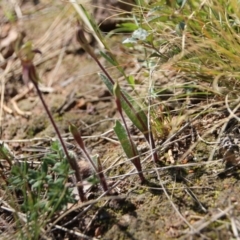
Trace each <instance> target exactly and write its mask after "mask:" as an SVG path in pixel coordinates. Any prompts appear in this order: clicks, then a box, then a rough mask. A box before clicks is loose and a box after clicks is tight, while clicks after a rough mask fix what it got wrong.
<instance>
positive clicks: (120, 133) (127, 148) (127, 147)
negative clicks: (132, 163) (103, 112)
mask: <svg viewBox="0 0 240 240" xmlns="http://www.w3.org/2000/svg"><path fill="white" fill-rule="evenodd" d="M113 129H114V132H115V133H116V135H117V137H118V140H119V141H120V143H121V146H122V148H123V151H124V152H125V154H126V155H127V157H128V158H130V159H131V158H134V157H136V156H137V155H138V151H137V148H136V146H135V144H134V143H133V142H131V141H130V139H129V138H128V135H127V132H126V129H125V128H124V127H123V126H122V124H121V123H120V122H119V121H118V120H117V121H116V124H115V126H114V128H113Z"/></svg>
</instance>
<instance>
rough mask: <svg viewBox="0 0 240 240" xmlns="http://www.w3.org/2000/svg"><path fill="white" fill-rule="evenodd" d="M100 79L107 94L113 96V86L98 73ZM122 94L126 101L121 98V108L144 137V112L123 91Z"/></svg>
mask: <svg viewBox="0 0 240 240" xmlns="http://www.w3.org/2000/svg"><path fill="white" fill-rule="evenodd" d="M99 76H100V78H101V79H102V81H103V82H104V84H105V85H106V86H107V88H108V90H109V92H110V93H111V94H113V84H112V83H111V81H110V80H109V79H108V78H107V77H106V76H105V75H104V74H102V73H99ZM121 92H122V94H123V95H124V96H125V98H126V100H127V101H125V99H124V98H123V97H121V99H120V101H121V106H122V109H123V110H124V112H125V113H126V115H127V116H128V117H129V119H130V120H131V121H132V123H133V124H134V126H136V127H137V128H138V129H139V130H140V131H141V132H142V133H143V134H144V135H145V134H147V131H148V128H147V123H148V120H147V116H146V114H145V112H144V111H143V110H142V108H141V107H140V106H139V105H138V103H137V102H136V101H135V100H134V99H133V98H132V97H131V96H130V95H129V94H127V93H126V92H125V91H123V90H122V91H121Z"/></svg>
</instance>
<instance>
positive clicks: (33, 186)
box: [32, 180, 43, 189]
mask: <svg viewBox="0 0 240 240" xmlns="http://www.w3.org/2000/svg"><path fill="white" fill-rule="evenodd" d="M42 184H43V182H42V181H41V180H39V181H37V182H35V183H34V184H33V185H32V189H34V188H38V187H41V186H42Z"/></svg>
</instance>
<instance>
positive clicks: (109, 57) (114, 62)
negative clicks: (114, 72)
mask: <svg viewBox="0 0 240 240" xmlns="http://www.w3.org/2000/svg"><path fill="white" fill-rule="evenodd" d="M100 54H101V56H102V57H104V58H105V59H106V60H107V61H108V62H109V63H110V64H112V65H113V66H117V63H116V61H115V60H114V59H113V58H112V57H111V56H109V55H107V54H106V53H104V52H103V51H100Z"/></svg>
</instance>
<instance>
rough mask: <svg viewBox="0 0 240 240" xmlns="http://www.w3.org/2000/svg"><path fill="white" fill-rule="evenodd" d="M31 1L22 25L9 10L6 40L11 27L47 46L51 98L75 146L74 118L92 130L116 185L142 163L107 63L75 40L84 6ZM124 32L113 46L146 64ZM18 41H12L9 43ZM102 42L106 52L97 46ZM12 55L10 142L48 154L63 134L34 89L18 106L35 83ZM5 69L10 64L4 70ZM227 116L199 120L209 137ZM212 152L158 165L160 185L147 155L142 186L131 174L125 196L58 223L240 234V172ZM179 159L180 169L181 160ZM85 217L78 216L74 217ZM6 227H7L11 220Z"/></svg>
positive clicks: (6, 114) (184, 234) (135, 235)
mask: <svg viewBox="0 0 240 240" xmlns="http://www.w3.org/2000/svg"><path fill="white" fill-rule="evenodd" d="M24 2H25V3H24V4H22V5H21V11H22V13H23V19H22V20H21V22H19V21H17V22H13V23H9V22H7V21H5V20H6V19H5V15H4V12H3V9H2V10H1V12H0V14H1V15H0V19H1V29H2V34H3V29H5V31H6V36H5V37H4V38H3V36H2V39H6V37H7V36H8V35H9V34H10V31H11V30H13V31H16V32H19V31H24V32H25V34H26V38H27V39H29V40H31V41H32V42H33V43H34V45H35V46H36V47H37V48H38V49H40V50H41V51H42V55H41V56H38V57H37V58H36V65H37V69H38V72H39V75H40V77H41V79H42V82H41V84H42V89H43V90H42V91H43V93H44V98H45V100H46V102H47V104H48V106H49V108H50V110H51V113H52V114H53V116H54V118H55V120H56V122H57V125H58V127H59V129H60V131H61V134H62V135H63V136H64V137H65V140H66V142H67V143H69V144H72V146H75V143H74V142H73V140H72V138H71V136H70V134H69V130H68V125H69V122H71V123H73V124H75V125H76V126H77V127H78V128H79V130H80V131H81V133H82V135H83V136H84V137H85V144H86V146H87V147H88V149H89V151H90V153H91V154H96V153H97V154H99V156H100V160H101V162H102V163H103V167H104V169H108V170H107V171H106V176H107V178H108V180H109V183H110V184H114V183H116V182H117V181H118V180H119V179H121V176H122V175H124V174H126V173H129V170H130V169H131V168H133V166H132V165H131V164H130V163H129V161H127V159H126V158H125V156H124V154H123V152H122V150H121V147H120V145H119V144H118V143H117V142H116V137H115V136H114V133H113V131H111V130H112V127H113V126H114V122H115V120H116V119H118V118H119V116H118V114H117V111H116V107H115V103H114V101H113V98H112V97H111V96H110V94H109V93H108V91H107V90H106V87H105V86H104V85H103V83H102V81H101V79H100V78H99V76H98V75H97V73H98V72H99V68H98V66H97V65H96V64H95V63H94V62H93V61H92V60H91V59H90V58H89V57H88V56H87V55H86V54H85V53H84V51H83V50H82V49H81V48H80V47H79V46H78V45H77V43H76V42H75V40H74V31H75V17H76V13H75V12H74V10H73V9H72V8H71V7H70V5H69V4H68V3H64V2H61V3H60V1H59V2H58V1H56V2H54V3H50V1H42V2H41V3H39V4H38V5H36V6H35V5H33V3H32V2H30V1H24ZM19 26H20V27H19ZM51 26H52V27H51ZM122 38H123V36H121V37H112V38H111V39H110V40H109V44H110V47H111V50H112V51H113V52H114V53H115V54H116V55H117V56H118V58H119V60H120V61H121V62H122V63H123V66H124V67H125V69H126V71H127V72H131V71H134V69H136V67H137V66H136V59H134V58H133V57H130V55H126V54H125V53H124V52H122V50H121V49H122V46H121V40H122ZM10 44H11V41H10V40H9V46H7V47H10ZM93 47H94V48H95V50H96V51H98V47H97V45H96V44H95V45H93ZM4 49H5V50H6V48H4ZM4 49H3V48H2V50H1V51H2V53H3V51H4ZM8 57H11V56H6V59H7V58H8ZM126 59H127V60H126ZM100 60H101V61H102V62H103V64H105V65H106V66H107V69H108V70H109V72H110V73H111V75H112V76H113V77H114V78H115V79H121V75H120V74H119V73H118V72H117V71H116V69H113V68H112V67H110V66H108V65H107V63H106V62H104V59H101V58H100ZM8 62H9V66H10V70H9V71H8V72H7V73H6V74H5V90H4V102H3V103H4V105H5V107H6V108H3V105H2V106H1V107H2V108H3V113H2V116H1V117H2V121H1V140H2V141H5V142H6V143H8V145H9V147H10V149H11V150H12V151H13V152H14V154H15V155H16V156H25V157H27V156H32V155H33V152H34V151H35V152H38V153H41V147H46V148H47V147H49V146H50V144H51V142H52V140H53V138H54V137H56V136H55V133H54V131H53V128H52V126H51V125H50V123H49V120H48V118H47V116H46V113H45V112H44V109H43V107H42V105H41V102H40V101H39V99H38V97H37V95H36V93H35V91H34V90H31V91H29V92H28V93H26V94H25V95H24V96H23V97H21V98H20V99H19V100H18V101H17V106H18V108H19V109H20V110H21V111H22V112H21V114H19V112H17V111H16V108H14V106H13V104H12V100H13V99H14V97H16V96H17V95H18V94H21V93H23V92H24V91H26V90H27V89H28V87H27V86H25V85H24V83H23V81H22V79H21V68H20V64H19V62H18V60H17V59H14V60H13V61H12V62H10V60H8ZM4 69H6V66H4V67H3V68H2V72H1V74H3V71H4ZM2 76H3V75H2ZM159 84H161V82H160V83H159ZM142 86H143V87H144V84H143V85H142ZM216 109H217V107H216ZM216 111H217V110H216ZM213 115H214V114H213ZM224 118H226V115H224V114H223V113H222V112H221V111H220V114H219V115H218V117H216V116H212V117H210V116H208V117H207V118H206V119H204V118H201V119H200V120H199V121H200V122H201V121H206V124H203V125H205V129H204V127H203V126H201V125H200V124H199V122H198V124H196V125H197V126H198V127H199V126H201V129H202V130H201V134H204V131H207V130H208V129H210V128H211V127H212V124H217V123H218V122H221V120H223V119H224ZM194 123H196V122H194ZM183 124H184V122H183V123H182V125H183ZM188 129H191V128H190V127H189V128H188ZM199 129H200V128H199ZM131 131H132V133H133V135H135V137H136V139H137V140H136V142H137V143H138V146H139V147H143V150H142V153H143V154H144V153H146V151H148V149H147V148H146V146H145V144H144V141H143V139H142V138H141V136H140V134H139V133H138V132H137V131H136V129H135V128H134V127H133V126H131ZM189 131H190V130H189ZM184 134H186V131H185V132H184ZM184 134H182V136H183V135H184ZM156 137H158V138H159V136H156ZM176 138H177V137H176ZM176 138H175V139H176ZM179 138H180V136H179ZM215 139H216V138H215V137H214V134H212V135H211V134H210V135H208V136H207V141H209V142H212V141H214V140H215ZM205 140H206V139H205ZM158 141H159V145H160V144H161V143H162V142H163V140H162V139H158ZM179 148H180V147H179ZM146 149H147V150H146ZM188 149H189V146H188V147H182V151H184V150H186V151H187V150H188ZM212 149H213V145H208V144H204V143H202V144H198V145H197V147H196V148H194V149H193V150H192V154H193V155H194V157H193V158H192V159H190V160H186V159H182V161H180V162H178V161H177V160H176V159H175V163H173V164H170V163H166V165H165V167H163V168H162V169H161V170H159V174H160V177H161V181H162V183H163V185H161V184H159V180H158V178H157V174H156V171H155V170H154V168H155V166H154V165H153V163H152V161H151V157H145V156H146V155H145V156H144V157H143V159H145V161H144V160H143V161H144V162H143V166H144V169H145V171H146V173H145V174H146V178H147V183H146V184H144V185H141V184H140V183H139V179H138V176H137V175H136V174H133V175H130V174H129V176H127V177H126V178H125V179H122V180H121V181H120V183H119V185H118V186H117V187H116V189H115V190H114V191H115V195H116V197H118V198H117V199H112V200H106V199H104V198H103V199H100V200H99V201H96V203H95V204H93V205H92V207H91V208H89V210H88V211H86V212H83V213H82V214H81V215H79V213H81V211H82V210H83V208H81V207H79V209H77V210H76V211H75V212H71V213H70V214H69V215H67V216H66V217H65V218H64V219H62V220H59V222H58V223H57V224H58V225H61V226H64V227H65V228H66V229H69V230H74V231H77V232H81V233H84V234H85V235H87V236H89V239H92V238H94V237H95V238H99V239H109V240H117V239H132V240H134V239H135V240H138V239H141V240H144V239H146V240H147V239H179V238H181V239H237V238H236V231H235V230H234V226H235V225H236V226H237V227H236V229H239V222H240V219H239V216H240V206H239V204H238V201H239V191H240V189H239V188H240V187H239V173H238V169H234V171H233V172H227V173H225V172H224V171H225V168H226V166H225V164H224V163H223V162H222V160H221V159H220V157H221V156H220V155H219V156H218V157H216V156H215V157H214V159H213V160H214V161H210V162H208V158H209V154H210V152H211V151H212ZM74 150H75V151H76V153H77V154H79V162H82V161H84V160H83V157H82V155H81V153H80V151H79V149H77V148H76V147H75V148H74ZM168 150H172V152H173V155H174V154H175V155H178V156H179V159H181V156H183V155H184V152H183V153H181V154H180V153H178V154H176V153H174V145H171V147H169V148H168ZM168 150H166V151H165V152H159V158H161V159H163V158H164V159H167V158H169V157H165V155H166V154H169V152H168ZM175 155H174V157H175ZM168 156H169V155H168ZM187 156H189V155H187ZM191 163H192V165H191ZM176 164H178V166H177V167H175V166H174V165H176ZM179 164H181V165H179ZM184 164H186V166H184ZM187 164H188V165H187ZM80 165H81V163H80ZM158 167H159V168H160V165H159V166H158ZM133 169H134V168H133ZM89 171H90V172H91V170H89ZM163 186H164V188H165V190H164V189H163ZM90 193H91V194H90V197H89V199H88V200H89V201H90V200H91V199H96V198H97V197H99V196H100V190H99V189H98V188H97V189H95V190H94V189H93V190H92V191H91V192H90ZM2 197H3V196H1V198H2ZM0 214H2V215H1V216H0V217H1V219H3V218H4V216H5V215H4V214H6V213H5V212H4V211H3V209H2V210H0ZM77 215H79V217H78V218H75V217H76V216H77ZM6 221H7V220H6ZM0 228H1V227H0ZM234 231H235V232H234ZM1 232H2V233H3V234H4V232H5V230H4V227H3V228H1ZM9 237H11V236H9ZM51 239H82V238H81V237H78V236H77V235H76V234H74V233H68V232H66V231H64V230H55V231H53V232H52V235H51Z"/></svg>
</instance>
